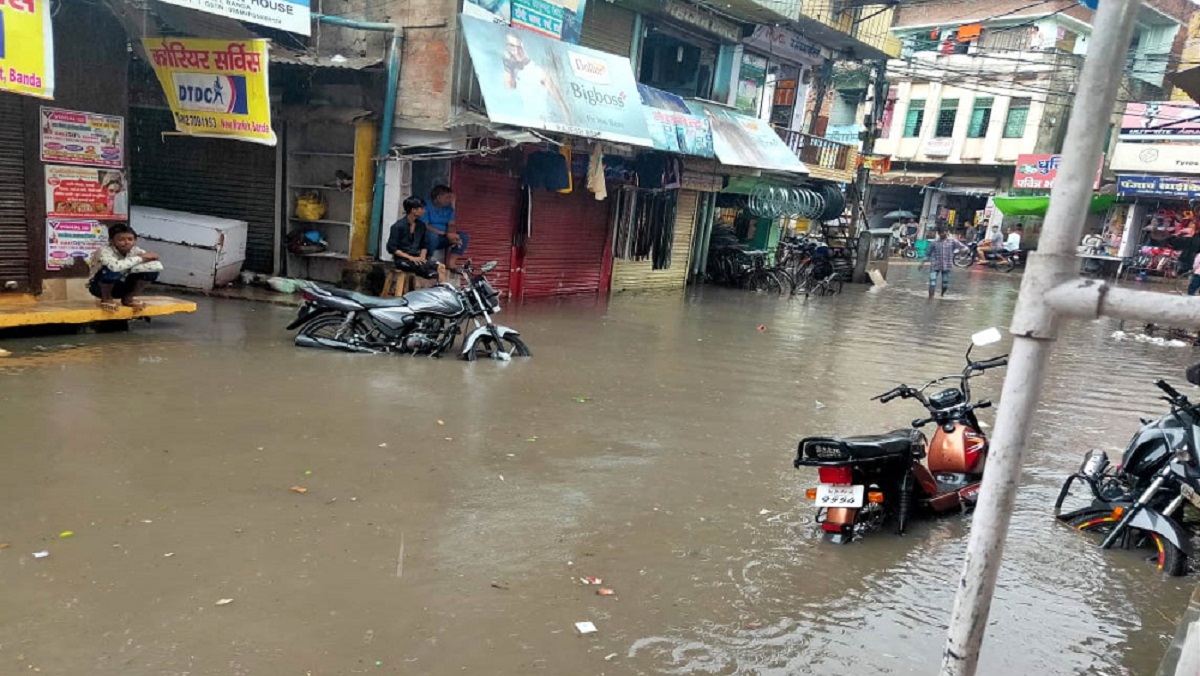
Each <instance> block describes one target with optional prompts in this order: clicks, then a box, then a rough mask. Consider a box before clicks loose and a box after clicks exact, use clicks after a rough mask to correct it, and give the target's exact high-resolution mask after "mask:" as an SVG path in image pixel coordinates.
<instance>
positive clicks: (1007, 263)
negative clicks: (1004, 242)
mask: <svg viewBox="0 0 1200 676" xmlns="http://www.w3.org/2000/svg"><path fill="white" fill-rule="evenodd" d="M1000 265H1002V266H1003V267H1004V271H1005V272H1012V271H1013V268H1015V267H1017V264H1016V263H1014V262H1013V257H1012V256H1005V257H1004V262H1003V263H1001V264H1000Z"/></svg>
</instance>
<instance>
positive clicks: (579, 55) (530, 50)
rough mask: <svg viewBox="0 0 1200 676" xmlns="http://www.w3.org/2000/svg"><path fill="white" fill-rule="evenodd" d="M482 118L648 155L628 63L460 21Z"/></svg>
mask: <svg viewBox="0 0 1200 676" xmlns="http://www.w3.org/2000/svg"><path fill="white" fill-rule="evenodd" d="M461 20H462V28H463V35H464V36H465V37H466V40H467V50H468V51H469V52H470V54H471V63H472V65H473V66H474V68H475V76H476V78H477V80H478V81H479V90H480V91H481V92H482V93H483V101H484V103H485V104H486V106H487V114H488V118H490V119H491V120H492V121H493V122H497V123H499V124H508V125H513V126H517V127H526V128H529V129H544V130H546V131H552V132H557V133H560V134H570V135H572V136H582V137H584V138H598V139H604V140H606V141H614V142H616V143H628V144H630V145H636V146H645V147H653V145H654V144H653V142H652V141H651V139H650V132H649V130H648V129H647V128H646V118H645V115H644V112H643V109H642V104H641V99H640V97H639V96H638V90H637V80H636V79H635V78H634V77H633V68H632V67H631V66H630V65H629V60H628V59H626V58H623V57H620V56H616V55H614V54H606V53H604V52H600V51H596V50H594V49H588V48H586V47H580V46H578V45H573V44H569V43H566V42H560V41H558V40H554V39H551V38H547V37H542V36H540V35H538V34H536V33H533V32H531V31H527V30H521V29H519V28H509V27H508V26H504V25H501V24H494V23H491V22H488V21H482V20H480V19H474V18H471V17H467V16H463V17H461Z"/></svg>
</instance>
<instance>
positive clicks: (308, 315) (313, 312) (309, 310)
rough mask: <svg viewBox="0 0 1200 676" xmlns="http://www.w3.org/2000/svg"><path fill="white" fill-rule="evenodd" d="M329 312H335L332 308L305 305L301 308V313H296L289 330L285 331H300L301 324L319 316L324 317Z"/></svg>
mask: <svg viewBox="0 0 1200 676" xmlns="http://www.w3.org/2000/svg"><path fill="white" fill-rule="evenodd" d="M327 312H333V310H332V309H330V308H327V307H326V308H323V307H317V306H314V305H312V304H311V303H310V304H305V305H303V306H301V308H300V311H299V312H297V313H296V318H295V319H293V320H292V323H291V324H288V325H287V329H285V330H287V331H293V330H295V329H298V328H300V325H301V324H303V323H305V322H307V321H308V320H310V319H312V318H314V317H316V316H318V315H323V314H325V313H327Z"/></svg>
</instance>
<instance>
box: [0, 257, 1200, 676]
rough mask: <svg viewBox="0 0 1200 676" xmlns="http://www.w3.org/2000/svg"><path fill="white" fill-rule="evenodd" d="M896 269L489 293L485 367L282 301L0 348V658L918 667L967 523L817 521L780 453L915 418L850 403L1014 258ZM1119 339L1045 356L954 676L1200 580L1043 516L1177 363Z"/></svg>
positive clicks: (1149, 660)
mask: <svg viewBox="0 0 1200 676" xmlns="http://www.w3.org/2000/svg"><path fill="white" fill-rule="evenodd" d="M923 280H924V276H923V275H922V274H921V273H920V272H919V271H918V270H917V269H916V268H915V267H912V266H909V267H899V268H893V271H892V281H893V284H892V285H891V286H890V287H889V288H888V289H886V290H885V291H883V292H882V293H867V292H866V291H865V289H863V288H860V287H850V286H848V287H847V289H846V292H845V293H844V294H843V295H841V296H838V297H833V298H820V299H811V300H808V301H805V300H804V299H798V300H788V299H780V298H775V297H764V296H755V295H751V294H746V293H742V292H736V291H728V290H725V289H719V288H712V287H706V288H699V289H696V290H694V291H693V292H692V293H691V294H690V295H688V296H687V297H686V298H679V297H658V296H628V297H618V298H616V299H614V300H613V301H612V302H611V303H609V304H607V305H595V304H593V303H583V304H574V305H573V304H562V305H555V306H532V307H524V308H516V309H509V310H506V311H505V312H504V313H503V314H501V315H500V316H499V317H498V321H500V322H501V323H505V324H509V325H512V326H515V327H517V328H518V329H520V330H521V331H522V333H523V336H524V337H525V338H526V340H527V342H528V343H529V345H530V347H531V348H532V350H533V352H534V357H533V358H532V359H529V360H517V361H513V362H510V363H498V362H481V363H476V364H466V363H461V362H458V361H455V360H442V361H432V360H428V359H412V358H406V357H387V356H371V355H353V354H341V353H335V352H325V351H316V350H301V349H297V348H295V347H293V346H292V343H291V341H292V337H293V334H292V333H288V332H285V331H283V326H284V325H286V324H287V323H288V321H289V320H290V319H291V317H292V315H293V311H292V310H291V309H289V308H283V307H276V306H271V305H266V304H255V303H245V302H236V301H204V302H203V303H201V310H200V311H199V312H198V313H197V314H196V315H194V316H181V317H170V318H164V319H162V320H156V321H155V322H154V323H153V324H151V325H138V326H135V328H134V329H133V331H132V332H130V333H128V334H116V335H113V334H106V335H94V334H89V335H83V336H64V337H53V338H38V339H19V340H10V341H6V342H5V343H4V347H5V348H7V349H9V350H12V351H13V352H14V355H13V356H12V357H10V358H8V359H7V360H3V361H0V427H2V429H3V430H4V432H5V434H4V442H3V445H2V446H0V463H2V465H0V466H2V467H3V471H2V472H0V499H2V500H3V510H2V512H0V514H2V515H3V516H0V542H4V543H8V544H9V547H8V548H7V549H5V550H3V551H0V589H3V590H4V602H3V603H0V673H4V674H17V673H33V669H34V668H36V669H39V670H40V672H39V673H41V674H43V675H46V674H56V675H71V676H75V675H81V674H89V675H94V676H100V675H116V674H120V675H122V676H141V675H183V674H190V675H200V674H231V675H234V674H236V675H251V674H268V675H272V676H274V675H285V674H296V675H307V674H312V675H313V676H317V675H325V674H359V673H379V674H430V675H441V674H461V673H469V674H504V675H516V674H528V673H546V674H556V675H557V674H564V675H566V674H664V673H666V674H764V675H765V674H771V675H784V674H807V673H812V674H848V673H854V672H859V671H863V672H865V673H871V672H875V673H883V674H929V673H932V672H933V671H934V670H935V669H936V666H937V664H938V663H939V661H940V655H941V649H942V643H943V639H944V636H945V622H946V621H947V618H948V617H949V613H950V606H951V603H952V600H953V584H954V583H955V582H956V581H957V576H958V573H959V568H960V565H961V560H962V555H963V551H964V549H965V547H966V542H967V537H968V529H969V519H968V518H967V517H962V516H951V517H948V518H944V519H942V520H938V521H921V522H918V523H916V524H915V525H914V526H913V527H911V528H910V530H909V533H908V534H907V535H906V536H904V537H902V538H901V537H898V536H896V535H894V534H892V533H891V532H890V531H887V530H885V531H882V532H878V533H874V534H872V535H871V536H869V537H867V538H866V539H864V540H862V541H859V542H856V543H853V544H851V545H848V546H841V547H838V546H834V545H830V544H827V543H825V542H822V541H821V539H820V535H819V532H818V531H817V530H816V529H815V526H814V525H813V523H812V517H813V512H814V509H813V508H812V507H811V503H810V502H809V501H808V500H806V499H805V497H804V490H805V489H806V488H809V487H812V486H814V485H815V479H816V472H815V471H814V470H811V469H804V470H800V471H797V470H794V469H792V464H791V461H792V458H793V457H794V454H795V447H796V442H797V441H798V439H799V438H800V437H801V436H805V435H810V434H852V433H869V432H881V431H886V430H889V429H894V428H899V427H904V426H906V425H907V424H908V423H909V422H910V421H911V420H913V419H914V418H917V417H921V414H922V413H923V409H921V408H920V407H919V406H916V405H915V404H912V403H906V402H903V401H899V400H898V401H896V402H893V403H891V404H889V405H887V406H883V405H880V404H879V403H878V402H872V401H870V397H871V396H873V395H875V394H878V393H880V392H882V391H884V390H886V389H889V388H890V387H892V386H893V385H895V384H897V383H898V382H901V381H904V382H908V383H909V384H916V383H920V382H924V381H925V380H928V379H930V378H932V377H934V376H938V375H943V374H945V373H950V372H956V371H958V370H960V369H961V367H962V364H963V362H962V354H963V351H964V350H965V349H966V347H967V345H968V342H969V336H970V334H971V333H973V332H975V331H977V330H979V329H983V328H986V327H988V326H993V325H995V326H999V327H1001V328H1004V327H1006V326H1007V324H1008V321H1009V318H1010V313H1011V310H1012V306H1013V304H1014V302H1015V300H1016V289H1017V284H1018V283H1019V277H1016V276H1008V275H1003V274H997V273H986V272H974V273H963V272H956V277H955V279H954V288H953V289H952V293H951V295H950V297H948V298H946V299H944V300H939V301H933V302H929V301H927V300H926V298H925V297H924V288H923V286H922V284H923ZM760 325H762V326H763V327H764V328H765V330H759V328H758V327H759V326H760ZM1116 329H1117V323H1116V322H1114V321H1109V320H1104V321H1101V322H1095V323H1075V324H1071V325H1069V326H1068V327H1067V329H1066V331H1065V335H1064V337H1063V340H1062V341H1061V344H1060V346H1059V347H1058V349H1057V350H1056V354H1055V357H1054V359H1053V362H1052V364H1053V371H1052V373H1051V375H1050V377H1049V385H1048V388H1047V390H1046V392H1044V393H1043V399H1042V402H1043V403H1042V407H1041V411H1040V417H1039V426H1038V428H1037V430H1036V431H1035V434H1034V444H1033V447H1032V449H1031V451H1030V453H1029V455H1028V457H1027V458H1026V473H1025V477H1024V484H1023V487H1022V490H1021V493H1020V496H1019V498H1018V502H1017V513H1016V514H1015V515H1014V519H1013V525H1012V532H1011V534H1010V538H1009V543H1008V549H1007V551H1006V560H1005V567H1004V569H1003V571H1002V574H1001V579H1000V586H999V589H998V592H997V598H996V601H995V603H994V604H993V609H992V617H991V623H992V624H991V631H990V632H989V635H988V638H987V641H986V643H985V645H984V651H983V657H982V663H981V667H980V673H981V674H989V675H990V674H1106V675H1108V674H1133V675H1137V674H1148V673H1153V672H1154V670H1155V669H1156V668H1157V665H1158V661H1159V659H1160V658H1161V657H1162V653H1163V650H1164V648H1165V646H1166V645H1167V644H1168V643H1169V641H1170V636H1171V635H1172V634H1173V633H1174V630H1175V620H1176V619H1177V618H1178V617H1179V615H1180V614H1181V613H1182V611H1183V609H1184V607H1185V605H1186V602H1187V595H1188V594H1189V593H1190V590H1191V584H1193V583H1194V580H1195V578H1194V577H1192V578H1179V579H1172V578H1165V577H1163V576H1162V575H1161V574H1160V573H1159V572H1158V571H1156V570H1155V568H1154V566H1152V565H1151V564H1149V563H1145V562H1142V561H1138V560H1137V559H1136V558H1134V557H1128V556H1121V555H1119V554H1114V553H1101V552H1100V551H1098V550H1096V549H1095V547H1094V545H1093V544H1091V543H1089V542H1088V541H1087V540H1085V539H1083V538H1082V537H1077V536H1076V535H1075V534H1074V533H1071V532H1069V531H1067V530H1066V529H1065V528H1064V527H1062V526H1059V525H1057V524H1056V523H1054V521H1053V519H1052V518H1051V516H1050V513H1051V508H1052V504H1053V501H1054V497H1055V496H1056V494H1057V491H1058V487H1059V485H1060V483H1061V481H1062V479H1063V478H1064V477H1065V475H1066V474H1068V473H1069V472H1071V471H1073V470H1074V469H1076V468H1077V467H1078V464H1079V461H1080V458H1081V456H1082V453H1083V451H1084V450H1086V449H1088V448H1092V447H1100V448H1105V449H1107V450H1108V451H1109V454H1110V456H1111V455H1114V453H1115V454H1117V455H1119V452H1120V450H1121V449H1122V448H1123V446H1124V444H1125V442H1126V441H1127V440H1128V438H1129V436H1130V435H1131V434H1132V433H1133V431H1134V430H1135V429H1136V428H1137V426H1138V416H1139V415H1154V416H1157V415H1160V414H1161V410H1162V406H1163V404H1162V403H1161V402H1159V401H1157V400H1156V396H1157V393H1158V391H1157V390H1156V389H1155V388H1154V387H1153V385H1152V382H1153V380H1154V379H1155V378H1159V377H1162V378H1165V379H1167V380H1169V381H1170V382H1172V383H1173V384H1175V385H1176V386H1178V387H1180V388H1181V389H1183V388H1184V387H1185V385H1186V383H1185V382H1184V380H1183V369H1184V368H1185V367H1186V366H1187V365H1188V364H1190V363H1192V362H1193V361H1195V359H1196V353H1195V352H1194V351H1193V350H1192V349H1190V348H1168V347H1160V346H1156V345H1152V344H1143V343H1135V342H1131V341H1127V342H1121V343H1117V342H1114V341H1113V340H1112V339H1111V338H1110V335H1111V334H1112V332H1113V331H1114V330H1116ZM64 344H71V345H75V346H80V347H75V348H74V349H66V350H55V349H51V350H49V351H44V352H33V351H31V348H32V347H33V346H45V347H47V348H54V347H56V346H61V345H64ZM81 345H82V346H81ZM1006 345H1007V341H1006ZM991 349H992V348H985V350H991ZM998 352H999V350H994V351H988V352H987V354H988V355H991V354H994V353H998ZM1002 377H1003V374H1002V372H999V371H994V372H990V373H988V374H986V375H984V376H981V377H979V378H978V379H977V380H975V381H973V382H974V387H975V388H976V396H977V398H979V399H983V398H991V399H993V400H994V399H995V398H996V397H997V395H998V393H999V391H1000V385H1001V381H1002ZM994 413H995V409H994V408H993V409H991V410H989V411H985V412H983V414H982V417H983V418H984V419H985V420H987V421H988V422H989V423H990V422H991V421H992V419H993V417H994ZM443 422H444V424H442V423H443ZM292 487H298V488H305V489H307V492H306V493H303V494H301V493H298V492H294V491H292V490H290V489H291V488H292ZM63 531H73V533H74V534H73V535H71V536H69V537H65V538H60V537H59V534H60V533H62V532H63ZM42 550H45V551H48V552H49V556H48V557H46V558H40V559H35V558H34V557H33V553H34V552H38V551H42ZM581 576H596V577H600V578H603V587H606V588H612V589H613V590H615V595H613V596H598V595H597V594H596V590H597V587H595V586H588V585H583V584H581V583H580V582H579V579H578V578H579V577H581ZM222 599H232V602H230V603H228V604H226V605H219V606H218V605H215V604H216V603H217V602H218V601H219V600H222ZM581 621H591V622H594V623H595V625H596V627H597V628H598V632H597V633H595V634H591V635H588V636H580V635H578V633H577V632H576V630H575V627H574V624H575V623H576V622H581Z"/></svg>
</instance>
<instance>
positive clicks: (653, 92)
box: [637, 84, 717, 157]
mask: <svg viewBox="0 0 1200 676" xmlns="http://www.w3.org/2000/svg"><path fill="white" fill-rule="evenodd" d="M637 87H638V94H639V95H640V96H641V100H642V106H643V110H644V111H645V114H646V127H647V128H649V130H650V138H651V140H653V141H654V147H655V148H657V149H658V150H666V151H667V152H672V153H679V154H680V155H695V156H696V157H716V156H717V154H716V151H715V150H713V134H712V123H711V122H709V121H708V118H707V117H704V116H701V115H693V114H692V112H691V111H690V110H688V107H687V103H685V102H684V100H683V99H682V98H680V97H678V96H676V95H675V94H672V93H670V92H664V91H663V90H661V89H655V88H654V87H650V86H647V85H644V84H639V85H638V86H637Z"/></svg>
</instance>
